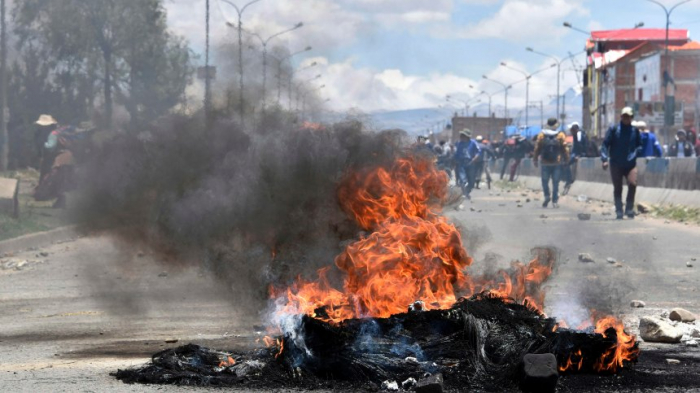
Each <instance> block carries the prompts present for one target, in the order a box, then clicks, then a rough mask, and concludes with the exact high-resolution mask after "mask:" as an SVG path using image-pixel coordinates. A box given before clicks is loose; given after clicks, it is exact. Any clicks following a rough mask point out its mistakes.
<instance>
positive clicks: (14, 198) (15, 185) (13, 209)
mask: <svg viewBox="0 0 700 393" xmlns="http://www.w3.org/2000/svg"><path fill="white" fill-rule="evenodd" d="M0 213H3V214H6V215H8V216H11V217H14V218H17V217H19V180H18V179H8V178H4V177H0Z"/></svg>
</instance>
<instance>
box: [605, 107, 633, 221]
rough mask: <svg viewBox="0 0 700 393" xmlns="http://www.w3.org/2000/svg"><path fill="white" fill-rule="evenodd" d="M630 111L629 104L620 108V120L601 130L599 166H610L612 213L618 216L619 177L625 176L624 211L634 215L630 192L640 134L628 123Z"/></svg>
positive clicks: (619, 200) (631, 112)
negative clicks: (602, 135)
mask: <svg viewBox="0 0 700 393" xmlns="http://www.w3.org/2000/svg"><path fill="white" fill-rule="evenodd" d="M633 117H634V111H633V110H632V108H630V107H625V108H623V109H622V113H621V115H620V123H619V124H616V125H613V126H612V127H610V128H609V129H608V131H607V132H606V133H605V139H604V140H603V145H602V146H601V148H600V159H601V160H602V161H603V170H607V169H608V166H609V167H610V177H611V178H612V183H613V196H614V198H615V213H616V215H617V219H618V220H621V219H622V217H623V213H622V179H623V178H626V179H627V200H626V206H625V213H624V214H625V215H627V217H628V218H634V195H635V192H636V191H637V156H638V155H639V154H640V152H641V150H642V135H641V133H640V132H639V130H638V129H637V128H636V127H634V126H632V118H633Z"/></svg>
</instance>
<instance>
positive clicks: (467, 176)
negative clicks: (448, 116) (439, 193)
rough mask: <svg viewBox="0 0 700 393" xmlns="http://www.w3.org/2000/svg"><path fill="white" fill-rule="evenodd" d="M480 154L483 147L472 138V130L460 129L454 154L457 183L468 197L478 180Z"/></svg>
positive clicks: (468, 197) (469, 197)
mask: <svg viewBox="0 0 700 393" xmlns="http://www.w3.org/2000/svg"><path fill="white" fill-rule="evenodd" d="M480 156H481V148H480V147H479V144H478V143H476V141H474V140H472V132H471V130H469V129H467V128H465V129H464V130H462V131H460V132H459V142H457V146H456V152H455V156H454V159H455V164H456V168H455V172H456V177H457V185H458V186H459V187H460V188H461V189H462V193H463V194H464V197H465V198H467V199H471V192H472V189H473V188H474V182H475V181H476V170H477V166H476V163H477V161H478V160H479V157H480Z"/></svg>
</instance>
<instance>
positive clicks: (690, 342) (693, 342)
mask: <svg viewBox="0 0 700 393" xmlns="http://www.w3.org/2000/svg"><path fill="white" fill-rule="evenodd" d="M685 346H686V347H693V348H695V347H697V346H698V340H695V339H692V340H688V341H686V342H685Z"/></svg>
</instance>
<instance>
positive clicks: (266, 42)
mask: <svg viewBox="0 0 700 393" xmlns="http://www.w3.org/2000/svg"><path fill="white" fill-rule="evenodd" d="M302 26H304V24H303V23H302V22H299V23H297V24H296V25H294V27H291V28H289V29H286V30H283V31H280V32H279V33H275V34H273V35H271V36H269V37H267V38H266V39H263V38H262V37H261V36H260V35H259V34H257V33H252V34H251V35H252V36H253V37H256V38H257V39H258V40H260V45H262V47H263V51H262V59H263V65H262V68H263V81H262V111H263V113H265V98H266V97H265V93H266V91H265V88H266V84H267V44H268V43H269V42H270V40H272V39H273V38H275V37H279V36H281V35H282V34H285V33H289V32H290V31H294V30H296V29H298V28H300V27H302Z"/></svg>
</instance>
